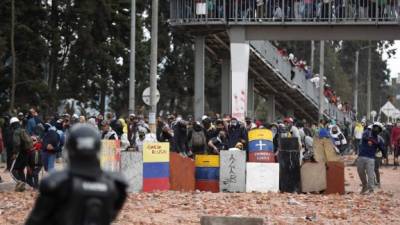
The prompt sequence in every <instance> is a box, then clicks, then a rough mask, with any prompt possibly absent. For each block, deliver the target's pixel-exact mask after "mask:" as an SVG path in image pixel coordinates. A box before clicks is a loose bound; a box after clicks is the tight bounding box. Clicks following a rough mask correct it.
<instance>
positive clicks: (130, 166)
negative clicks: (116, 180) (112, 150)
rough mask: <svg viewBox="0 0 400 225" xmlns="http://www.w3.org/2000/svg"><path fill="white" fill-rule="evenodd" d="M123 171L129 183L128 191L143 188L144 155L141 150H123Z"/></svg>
mask: <svg viewBox="0 0 400 225" xmlns="http://www.w3.org/2000/svg"><path fill="white" fill-rule="evenodd" d="M121 173H122V174H123V175H124V177H125V179H126V180H127V181H128V183H129V187H128V192H133V193H137V192H140V191H142V189H143V155H142V153H141V152H133V151H122V152H121Z"/></svg>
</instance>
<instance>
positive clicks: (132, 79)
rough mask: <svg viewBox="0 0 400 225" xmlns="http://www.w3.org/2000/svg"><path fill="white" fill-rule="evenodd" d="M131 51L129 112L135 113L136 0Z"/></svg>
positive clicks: (132, 10) (133, 0)
mask: <svg viewBox="0 0 400 225" xmlns="http://www.w3.org/2000/svg"><path fill="white" fill-rule="evenodd" d="M130 44H131V52H130V60H129V114H132V113H135V83H136V77H135V60H136V58H135V54H136V46H135V44H136V0H132V2H131V43H130Z"/></svg>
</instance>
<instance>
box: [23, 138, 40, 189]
mask: <svg viewBox="0 0 400 225" xmlns="http://www.w3.org/2000/svg"><path fill="white" fill-rule="evenodd" d="M32 143H33V148H32V149H30V150H29V151H28V163H27V172H26V182H27V183H28V184H29V186H31V187H33V188H35V189H37V188H39V173H40V170H41V169H42V166H43V163H42V148H43V143H42V141H41V140H40V139H39V137H38V136H32Z"/></svg>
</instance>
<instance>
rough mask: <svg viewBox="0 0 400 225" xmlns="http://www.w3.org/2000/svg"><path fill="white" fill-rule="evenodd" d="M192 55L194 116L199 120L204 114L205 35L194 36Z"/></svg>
mask: <svg viewBox="0 0 400 225" xmlns="http://www.w3.org/2000/svg"><path fill="white" fill-rule="evenodd" d="M194 48H195V55H194V63H195V64H194V118H195V119H196V120H201V117H202V116H203V115H204V98H205V96H204V94H205V93H204V57H205V53H204V49H205V37H204V36H196V37H195V44H194Z"/></svg>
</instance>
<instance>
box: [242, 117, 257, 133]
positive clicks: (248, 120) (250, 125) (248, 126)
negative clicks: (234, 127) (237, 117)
mask: <svg viewBox="0 0 400 225" xmlns="http://www.w3.org/2000/svg"><path fill="white" fill-rule="evenodd" d="M245 122H246V130H247V131H250V130H252V129H255V128H257V126H256V124H255V123H253V121H252V119H251V118H250V117H246V118H245Z"/></svg>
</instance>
